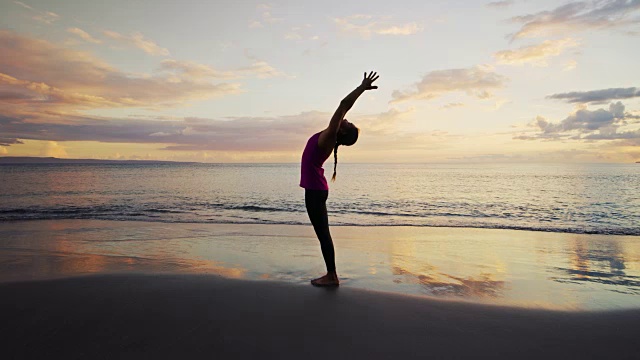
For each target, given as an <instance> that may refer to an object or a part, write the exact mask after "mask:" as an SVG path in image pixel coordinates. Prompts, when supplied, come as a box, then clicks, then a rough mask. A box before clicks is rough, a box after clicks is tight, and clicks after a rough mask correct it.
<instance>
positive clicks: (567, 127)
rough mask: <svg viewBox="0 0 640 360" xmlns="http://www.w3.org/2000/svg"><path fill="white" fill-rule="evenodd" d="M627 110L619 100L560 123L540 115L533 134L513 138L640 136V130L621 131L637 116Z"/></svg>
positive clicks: (534, 123) (595, 138)
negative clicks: (536, 131)
mask: <svg viewBox="0 0 640 360" xmlns="http://www.w3.org/2000/svg"><path fill="white" fill-rule="evenodd" d="M636 118H637V116H634V115H632V114H630V113H628V112H625V106H624V105H623V104H622V103H621V102H620V101H618V102H616V103H611V104H609V108H608V109H597V110H593V111H591V110H588V109H586V108H580V109H578V110H576V111H575V112H573V113H572V114H570V115H569V116H568V117H566V118H565V119H564V120H562V121H560V122H558V123H552V122H550V121H548V120H547V119H545V118H543V117H541V116H538V117H536V119H535V120H534V121H533V122H532V123H530V124H529V126H530V127H533V128H537V129H538V130H539V132H538V133H536V134H534V135H524V134H522V135H519V136H516V137H514V138H515V139H520V140H535V139H548V140H615V139H640V129H629V130H625V131H622V132H619V131H618V130H619V129H620V128H622V127H623V126H627V125H629V124H630V121H629V120H631V119H636Z"/></svg>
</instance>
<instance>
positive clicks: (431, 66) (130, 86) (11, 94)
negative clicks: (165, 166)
mask: <svg viewBox="0 0 640 360" xmlns="http://www.w3.org/2000/svg"><path fill="white" fill-rule="evenodd" d="M0 7H1V9H2V11H1V12H0V21H1V22H2V26H0V53H1V54H2V56H0V156H54V157H60V158H96V159H153V160H180V161H201V162H292V163H294V162H298V161H299V159H300V154H301V151H302V149H303V147H304V144H305V142H306V140H307V139H308V137H309V136H310V135H311V134H313V133H314V132H317V131H320V130H321V129H323V128H324V127H326V125H327V124H328V121H329V119H330V117H331V115H332V113H333V111H334V110H335V108H336V107H337V105H338V103H339V101H340V100H341V99H342V98H343V97H344V96H345V95H346V94H348V93H349V92H350V91H351V90H352V89H353V88H354V87H356V86H357V85H358V84H359V83H360V81H361V79H362V74H363V72H364V71H368V70H374V71H377V72H378V73H379V74H380V79H379V80H378V81H377V83H376V84H377V85H378V86H379V89H378V90H376V91H370V92H367V93H366V94H365V95H364V96H362V97H361V98H360V99H359V100H358V102H357V103H356V105H355V106H354V107H353V109H352V110H351V111H350V112H349V113H348V114H347V118H348V119H349V120H350V121H352V122H354V123H355V124H356V125H357V126H358V127H360V128H361V136H360V140H359V142H358V144H357V145H356V146H354V147H353V148H352V149H348V150H346V151H343V152H342V153H341V157H342V160H341V161H344V162H634V161H640V148H639V145H640V85H639V84H638V83H637V81H638V77H637V73H638V70H637V59H638V55H640V53H639V50H638V46H637V43H638V36H639V35H640V20H639V19H640V17H639V16H640V1H636V0H628V1H618V0H605V1H575V2H558V1H546V0H545V1H536V2H531V1H519V0H513V1H494V2H490V1H488V0H486V1H428V2H423V1H401V2H386V1H370V2H368V3H367V4H366V6H363V4H362V3H355V2H354V3H345V2H340V1H299V2H287V1H271V2H268V3H266V2H262V1H241V2H239V1H214V2H201V1H181V2H174V3H171V4H170V3H164V2H163V3H158V2H154V1H139V2H130V1H126V2H125V1H119V0H118V1H112V2H105V3H99V2H65V1H57V2H50V1H43V0H38V1H36V0H31V1H22V2H21V1H10V0H4V1H2V3H0Z"/></svg>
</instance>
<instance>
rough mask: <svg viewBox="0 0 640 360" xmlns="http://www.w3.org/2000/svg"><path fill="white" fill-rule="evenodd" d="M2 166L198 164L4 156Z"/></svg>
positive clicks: (1, 161)
mask: <svg viewBox="0 0 640 360" xmlns="http://www.w3.org/2000/svg"><path fill="white" fill-rule="evenodd" d="M2 164H197V163H196V162H182V161H158V160H100V159H59V158H55V157H32V156H4V157H0V165H2Z"/></svg>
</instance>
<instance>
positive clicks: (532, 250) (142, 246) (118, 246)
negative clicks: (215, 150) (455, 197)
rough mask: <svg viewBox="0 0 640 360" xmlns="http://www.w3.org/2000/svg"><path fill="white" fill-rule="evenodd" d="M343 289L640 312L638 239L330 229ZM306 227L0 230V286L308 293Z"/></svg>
mask: <svg viewBox="0 0 640 360" xmlns="http://www.w3.org/2000/svg"><path fill="white" fill-rule="evenodd" d="M332 235H333V238H334V243H335V246H336V261H337V264H338V273H339V275H340V277H341V280H342V284H343V285H344V287H348V288H359V289H363V290H375V291H385V292H392V293H400V294H407V295H425V296H430V297H435V298H439V299H451V298H453V299H460V300H467V301H470V302H479V303H485V304H489V305H500V306H517V307H527V308H545V309H555V310H579V311H583V310H592V311H604V310H624V309H640V237H637V236H610V235H587V234H564V233H544V232H532V231H515V230H499V229H467V228H420V227H384V226H380V227H363V226H353V227H352V226H336V227H332ZM324 270H325V269H324V263H323V260H322V255H321V253H320V246H319V243H318V240H317V238H316V236H315V233H314V232H313V228H312V227H311V226H292V225H238V224H192V223H184V224H174V223H153V222H132V221H103V220H42V221H40V220H37V221H15V222H0V283H2V282H12V281H26V280H47V279H55V278H67V277H72V276H78V275H100V274H118V273H126V274H132V273H143V274H144V273H146V274H160V273H163V274H209V275H221V276H224V277H227V278H236V279H244V280H261V281H279V282H286V283H290V284H296V285H301V286H306V285H307V284H308V281H309V279H312V278H314V277H317V276H319V275H321V274H322V273H323V271H324Z"/></svg>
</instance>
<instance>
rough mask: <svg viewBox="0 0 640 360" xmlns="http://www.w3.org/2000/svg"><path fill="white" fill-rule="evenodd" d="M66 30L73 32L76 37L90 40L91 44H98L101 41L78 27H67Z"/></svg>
mask: <svg viewBox="0 0 640 360" xmlns="http://www.w3.org/2000/svg"><path fill="white" fill-rule="evenodd" d="M67 32H69V33H71V34H74V35H76V36H78V37H80V38H81V39H82V40H84V41H86V42H90V43H93V44H100V43H101V42H102V41H100V40H98V39H96V38H94V37H93V36H91V35H89V34H88V33H87V32H86V31H84V30H82V29H79V28H68V29H67Z"/></svg>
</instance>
